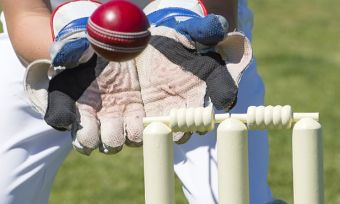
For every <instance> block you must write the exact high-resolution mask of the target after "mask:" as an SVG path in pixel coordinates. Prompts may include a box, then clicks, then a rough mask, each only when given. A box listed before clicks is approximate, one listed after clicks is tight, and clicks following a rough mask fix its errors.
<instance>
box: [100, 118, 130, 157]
mask: <svg viewBox="0 0 340 204" xmlns="http://www.w3.org/2000/svg"><path fill="white" fill-rule="evenodd" d="M123 123H124V121H123V118H122V117H107V116H106V117H101V118H100V132H101V142H102V144H103V146H102V147H101V148H102V149H103V150H104V151H103V153H106V154H115V153H117V152H119V151H121V150H122V148H123V145H124V143H125V136H124V127H123Z"/></svg>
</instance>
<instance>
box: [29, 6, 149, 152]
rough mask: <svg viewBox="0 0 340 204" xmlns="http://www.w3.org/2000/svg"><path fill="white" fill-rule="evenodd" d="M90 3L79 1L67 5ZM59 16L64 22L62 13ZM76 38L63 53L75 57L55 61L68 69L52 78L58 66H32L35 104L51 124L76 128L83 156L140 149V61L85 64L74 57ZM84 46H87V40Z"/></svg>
mask: <svg viewBox="0 0 340 204" xmlns="http://www.w3.org/2000/svg"><path fill="white" fill-rule="evenodd" d="M88 2H89V1H74V2H71V3H68V4H65V6H70V5H71V4H73V3H75V4H82V3H85V4H88ZM58 9H62V7H59V8H58ZM60 11H61V10H60ZM63 11H67V12H72V11H71V10H63ZM74 12H75V11H73V13H74ZM78 12H79V10H78ZM55 13H58V11H57V12H55ZM89 13H90V12H89ZM61 16H62V15H61ZM53 18H54V19H53V21H58V19H55V18H56V15H54V17H53ZM80 27H81V28H82V26H80ZM74 30H75V29H74V28H72V26H71V27H70V26H69V25H68V26H66V27H63V28H62V29H60V30H59V32H58V34H57V36H63V35H65V36H70V35H72V33H73V31H74ZM69 31H70V34H69V33H68V32H69ZM75 39H76V40H75V41H71V43H72V46H69V45H70V44H69V42H70V41H68V40H66V41H65V42H66V43H62V44H63V45H64V46H62V49H60V50H59V51H58V53H70V55H71V56H72V57H71V58H69V57H68V56H64V54H60V55H59V54H57V55H55V56H56V57H55V58H52V60H53V61H60V62H62V63H61V64H60V66H62V67H63V68H62V71H58V69H57V71H56V74H55V75H53V76H52V77H51V79H50V80H49V77H48V76H47V71H48V69H49V68H50V66H52V68H55V66H54V65H56V64H55V62H54V63H53V62H50V61H46V60H40V61H36V62H34V63H32V64H31V65H30V66H29V67H28V68H27V73H26V86H25V87H26V91H27V92H28V95H29V97H30V99H31V101H32V102H33V104H34V105H35V106H36V108H37V109H38V110H39V111H40V112H41V113H42V114H43V115H44V119H45V121H46V122H47V124H49V125H50V126H52V127H54V128H55V129H58V130H67V129H68V130H71V132H72V136H73V145H74V147H75V149H77V150H78V151H80V152H81V153H84V154H90V153H91V151H93V150H94V149H96V148H97V147H99V149H100V151H102V152H104V153H116V152H118V151H120V150H121V149H122V147H123V145H124V144H127V145H130V146H140V145H141V144H142V131H143V123H142V118H143V117H144V116H145V113H144V109H143V104H142V99H141V94H140V86H139V82H138V79H137V71H136V68H135V63H134V61H127V62H121V63H116V62H109V61H107V60H105V59H103V58H102V57H100V56H97V55H96V54H92V55H91V58H90V59H87V60H85V61H80V58H77V57H75V58H74V57H73V56H75V55H76V54H74V52H77V53H81V51H79V49H78V48H79V46H78V42H79V41H77V38H75ZM61 41H62V40H61ZM73 42H76V43H75V44H73ZM80 42H81V43H80V44H81V45H82V46H83V45H84V44H83V42H84V40H82V38H80ZM53 46H54V45H53ZM82 46H80V47H82ZM74 48H76V49H74ZM60 56H64V57H60ZM57 58H60V59H62V60H55V59H57ZM64 59H65V60H64ZM77 60H78V61H77ZM69 62H71V63H69ZM74 65H75V66H74ZM68 66H71V67H68ZM69 68H72V69H69Z"/></svg>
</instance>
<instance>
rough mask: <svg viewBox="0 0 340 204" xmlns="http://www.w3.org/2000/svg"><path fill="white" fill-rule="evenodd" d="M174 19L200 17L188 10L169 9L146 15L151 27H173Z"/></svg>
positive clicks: (175, 22)
mask: <svg viewBox="0 0 340 204" xmlns="http://www.w3.org/2000/svg"><path fill="white" fill-rule="evenodd" d="M175 17H190V18H201V17H202V16H200V15H198V14H197V13H195V12H193V11H190V10H188V9H183V8H177V7H171V8H164V9H159V10H157V11H154V12H152V13H150V14H149V15H147V18H148V20H149V22H150V25H151V26H154V27H157V26H167V27H174V26H175V25H176V24H177V21H176V18H175Z"/></svg>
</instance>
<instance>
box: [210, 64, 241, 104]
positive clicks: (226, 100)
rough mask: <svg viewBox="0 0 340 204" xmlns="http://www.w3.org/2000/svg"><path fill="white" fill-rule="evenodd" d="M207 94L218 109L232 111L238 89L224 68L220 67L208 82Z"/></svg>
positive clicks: (211, 74)
mask: <svg viewBox="0 0 340 204" xmlns="http://www.w3.org/2000/svg"><path fill="white" fill-rule="evenodd" d="M206 83H207V94H208V96H209V97H210V99H211V102H212V103H213V104H214V106H215V107H216V109H218V110H221V109H225V110H230V109H231V108H232V107H233V106H234V105H235V102H236V98H237V92H238V87H237V86H236V84H235V82H234V80H233V79H232V77H231V75H230V73H229V72H228V71H227V69H226V68H225V67H224V66H218V67H216V69H215V70H214V71H213V72H212V73H210V75H209V76H208V78H207V80H206Z"/></svg>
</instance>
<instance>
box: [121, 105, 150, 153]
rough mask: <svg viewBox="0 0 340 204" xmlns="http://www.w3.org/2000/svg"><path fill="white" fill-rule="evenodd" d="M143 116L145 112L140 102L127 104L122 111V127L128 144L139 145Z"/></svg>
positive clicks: (141, 139)
mask: <svg viewBox="0 0 340 204" xmlns="http://www.w3.org/2000/svg"><path fill="white" fill-rule="evenodd" d="M143 117H145V112H144V108H143V105H142V104H138V103H137V104H129V105H128V106H127V109H126V110H125V112H124V127H125V134H126V142H125V144H127V145H128V146H132V147H139V146H141V145H142V141H143V129H144V125H143Z"/></svg>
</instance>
